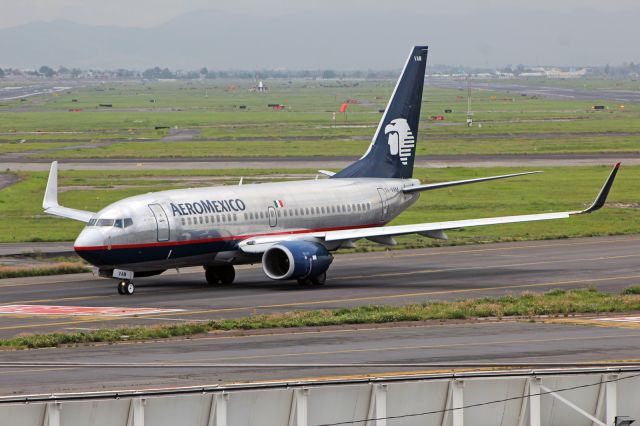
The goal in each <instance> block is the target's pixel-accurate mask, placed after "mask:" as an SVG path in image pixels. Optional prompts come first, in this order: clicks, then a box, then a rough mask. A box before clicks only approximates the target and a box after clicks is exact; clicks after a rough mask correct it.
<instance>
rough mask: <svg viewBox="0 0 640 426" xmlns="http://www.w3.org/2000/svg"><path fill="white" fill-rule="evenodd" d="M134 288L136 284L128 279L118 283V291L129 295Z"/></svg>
mask: <svg viewBox="0 0 640 426" xmlns="http://www.w3.org/2000/svg"><path fill="white" fill-rule="evenodd" d="M135 290H136V286H134V285H133V283H132V282H131V281H129V280H122V281H120V282H119V283H118V293H120V294H124V295H127V296H130V295H132V294H133V292H134V291H135Z"/></svg>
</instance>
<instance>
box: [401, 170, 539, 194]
mask: <svg viewBox="0 0 640 426" xmlns="http://www.w3.org/2000/svg"><path fill="white" fill-rule="evenodd" d="M535 173H542V172H541V171H535V172H523V173H513V174H510V175H500V176H489V177H483V178H477V179H465V180H454V181H451V182H440V183H429V184H426V185H416V186H410V187H407V188H403V189H402V192H404V193H411V192H418V191H430V190H432V189H441V188H448V187H450V186H458V185H467V184H469V183H479V182H487V181H490V180H497V179H507V178H512V177H516V176H524V175H532V174H535Z"/></svg>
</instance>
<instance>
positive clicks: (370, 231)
mask: <svg viewBox="0 0 640 426" xmlns="http://www.w3.org/2000/svg"><path fill="white" fill-rule="evenodd" d="M619 167H620V163H617V164H616V165H615V166H614V167H613V170H611V173H610V174H609V177H608V178H607V180H606V181H605V183H604V185H603V186H602V189H600V192H599V193H598V196H597V197H596V199H595V200H594V201H593V203H592V204H591V206H589V207H588V208H586V209H584V210H576V211H566V212H558V213H540V214H528V215H519V216H501V217H489V218H483V219H465V220H453V221H447V222H433V223H417V224H413V225H396V226H377V227H372V228H358V229H345V230H338V231H325V232H309V233H297V234H295V235H277V236H275V235H274V236H265V237H254V238H249V239H247V240H244V241H242V242H241V243H240V244H239V246H240V248H241V250H243V251H245V252H248V253H262V252H264V251H265V250H266V249H268V248H269V247H270V246H271V245H273V244H276V243H278V242H280V241H284V240H293V239H296V240H297V239H306V240H311V241H318V242H322V241H325V242H332V241H348V240H357V239H360V238H369V239H372V240H375V239H378V240H379V241H385V239H386V241H393V240H392V239H389V237H393V236H396V235H405V234H424V235H430V236H436V238H439V237H440V236H443V235H444V233H443V232H442V231H445V230H448V229H457V228H470V227H473V226H485V225H499V224H507V223H518V222H534V221H541V220H553V219H567V218H569V217H571V216H575V215H580V214H589V213H593V212H594V211H596V210H599V209H600V208H602V206H604V203H605V201H606V199H607V196H608V195H609V191H610V190H611V186H612V185H613V181H614V179H615V177H616V174H617V173H618V169H619Z"/></svg>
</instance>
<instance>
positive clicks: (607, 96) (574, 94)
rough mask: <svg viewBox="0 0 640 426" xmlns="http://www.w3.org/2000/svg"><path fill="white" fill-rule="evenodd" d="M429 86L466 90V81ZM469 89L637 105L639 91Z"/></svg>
mask: <svg viewBox="0 0 640 426" xmlns="http://www.w3.org/2000/svg"><path fill="white" fill-rule="evenodd" d="M429 84H431V85H433V86H438V87H446V88H455V89H464V90H466V89H467V82H466V81H449V80H447V81H443V80H432V81H430V83H429ZM471 87H472V88H474V89H485V90H494V91H502V92H505V91H509V92H517V93H526V94H527V95H537V96H543V97H546V98H553V99H582V100H588V101H594V100H606V101H613V102H618V103H620V102H623V103H624V102H626V103H629V102H631V103H638V102H640V91H637V90H621V89H614V88H601V89H586V88H580V87H553V86H544V85H542V86H540V85H538V84H536V85H532V84H523V83H517V82H508V81H495V82H494V81H491V82H476V81H474V82H472V83H471Z"/></svg>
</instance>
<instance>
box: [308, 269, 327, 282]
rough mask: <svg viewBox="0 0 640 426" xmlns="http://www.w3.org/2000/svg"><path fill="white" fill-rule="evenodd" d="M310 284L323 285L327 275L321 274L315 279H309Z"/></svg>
mask: <svg viewBox="0 0 640 426" xmlns="http://www.w3.org/2000/svg"><path fill="white" fill-rule="evenodd" d="M310 279H311V284H313V285H324V283H326V282H327V273H326V272H323V273H321V274H319V275H316V276H315V277H311V278H310Z"/></svg>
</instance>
